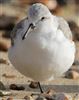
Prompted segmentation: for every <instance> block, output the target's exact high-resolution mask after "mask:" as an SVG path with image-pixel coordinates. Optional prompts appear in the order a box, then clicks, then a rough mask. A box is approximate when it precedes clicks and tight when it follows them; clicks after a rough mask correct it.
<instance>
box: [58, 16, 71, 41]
mask: <svg viewBox="0 0 79 100" xmlns="http://www.w3.org/2000/svg"><path fill="white" fill-rule="evenodd" d="M58 23H59V26H58V28H59V29H61V30H62V31H63V34H64V35H65V37H67V38H68V39H70V40H72V39H73V37H72V32H71V30H70V28H69V25H68V23H67V22H66V21H65V19H64V18H62V17H58Z"/></svg>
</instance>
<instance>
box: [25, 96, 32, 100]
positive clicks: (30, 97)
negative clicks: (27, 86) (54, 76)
mask: <svg viewBox="0 0 79 100" xmlns="http://www.w3.org/2000/svg"><path fill="white" fill-rule="evenodd" d="M24 99H25V100H34V99H33V97H32V96H25V97H24Z"/></svg>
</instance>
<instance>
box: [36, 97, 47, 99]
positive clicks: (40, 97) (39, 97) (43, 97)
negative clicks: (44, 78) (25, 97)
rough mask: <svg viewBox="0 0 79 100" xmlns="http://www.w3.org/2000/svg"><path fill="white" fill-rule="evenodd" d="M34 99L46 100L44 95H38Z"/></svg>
mask: <svg viewBox="0 0 79 100" xmlns="http://www.w3.org/2000/svg"><path fill="white" fill-rule="evenodd" d="M36 100H47V99H46V98H45V97H43V96H38V97H37V98H36Z"/></svg>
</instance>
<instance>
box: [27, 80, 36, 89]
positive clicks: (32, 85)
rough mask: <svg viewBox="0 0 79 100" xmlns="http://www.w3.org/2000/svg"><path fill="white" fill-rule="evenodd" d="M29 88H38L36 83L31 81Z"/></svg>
mask: <svg viewBox="0 0 79 100" xmlns="http://www.w3.org/2000/svg"><path fill="white" fill-rule="evenodd" d="M29 87H30V88H38V82H33V81H31V83H30V84H29Z"/></svg>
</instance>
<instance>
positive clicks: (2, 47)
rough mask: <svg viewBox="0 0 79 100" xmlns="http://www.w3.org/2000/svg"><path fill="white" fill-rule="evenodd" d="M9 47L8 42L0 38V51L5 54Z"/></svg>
mask: <svg viewBox="0 0 79 100" xmlns="http://www.w3.org/2000/svg"><path fill="white" fill-rule="evenodd" d="M9 47H10V41H9V40H7V39H4V38H2V39H1V38H0V51H4V52H7V51H8V48H9Z"/></svg>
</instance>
